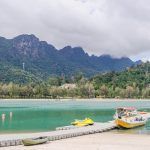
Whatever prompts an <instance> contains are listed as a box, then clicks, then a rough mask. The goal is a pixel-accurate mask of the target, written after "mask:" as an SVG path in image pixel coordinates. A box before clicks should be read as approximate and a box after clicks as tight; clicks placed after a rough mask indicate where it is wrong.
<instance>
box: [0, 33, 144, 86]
mask: <svg viewBox="0 0 150 150" xmlns="http://www.w3.org/2000/svg"><path fill="white" fill-rule="evenodd" d="M23 63H24V68H23ZM139 63H141V62H140V61H138V62H133V61H132V60H131V59H129V58H127V57H123V58H112V57H111V56H110V55H102V56H99V57H98V56H94V55H92V56H89V55H88V54H87V53H85V51H84V50H83V49H82V48H81V47H74V48H72V47H71V46H66V47H64V48H63V49H61V50H57V49H56V48H55V47H54V46H53V45H51V44H48V43H47V42H45V41H40V40H39V39H38V38H37V37H36V36H34V35H27V34H23V35H19V36H17V37H15V38H13V39H6V38H4V37H0V71H1V74H0V81H2V82H10V81H14V82H21V83H22V82H23V83H24V82H28V81H31V80H33V81H37V80H40V79H45V78H47V77H48V76H51V75H58V76H61V75H66V76H71V75H74V74H75V73H77V72H83V73H84V74H85V75H86V76H91V75H95V74H97V73H99V72H110V71H122V70H124V69H126V68H127V67H131V66H133V65H137V64H139Z"/></svg>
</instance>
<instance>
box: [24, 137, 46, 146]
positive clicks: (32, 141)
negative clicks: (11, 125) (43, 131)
mask: <svg viewBox="0 0 150 150" xmlns="http://www.w3.org/2000/svg"><path fill="white" fill-rule="evenodd" d="M47 141H48V138H47V137H39V138H28V139H24V140H22V143H23V145H24V146H31V145H38V144H43V143H46V142H47Z"/></svg>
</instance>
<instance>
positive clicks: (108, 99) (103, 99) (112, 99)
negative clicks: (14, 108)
mask: <svg viewBox="0 0 150 150" xmlns="http://www.w3.org/2000/svg"><path fill="white" fill-rule="evenodd" d="M0 101H49V102H69V101H77V102H80V101H81V102H82V101H91V102H92V101H97V102H109V101H110V102H113V101H115V102H121V101H124V102H128V101H150V99H133V98H132V99H127V98H125V99H115V98H89V99H88V98H81V99H79V98H63V99H44V98H39V99H36V98H35V99H33V98H31V99H29V98H27V99H24V98H23V99H20V98H18V99H17V98H16V99H15V98H12V99H11V98H10V99H0Z"/></svg>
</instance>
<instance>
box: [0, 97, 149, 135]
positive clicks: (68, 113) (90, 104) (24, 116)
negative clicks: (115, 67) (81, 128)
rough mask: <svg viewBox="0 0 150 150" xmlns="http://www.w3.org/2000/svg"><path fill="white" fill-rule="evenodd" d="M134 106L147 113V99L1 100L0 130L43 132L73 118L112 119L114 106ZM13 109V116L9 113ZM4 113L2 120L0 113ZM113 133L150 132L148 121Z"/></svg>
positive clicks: (96, 120)
mask: <svg viewBox="0 0 150 150" xmlns="http://www.w3.org/2000/svg"><path fill="white" fill-rule="evenodd" d="M122 106H135V107H136V108H138V109H140V110H144V111H147V112H150V101H142V100H139V101H130V102H129V101H120V102H118V101H109V100H107V101H94V100H89V101H87V100H86V101H67V102H64V101H63V102H61V101H58V102H54V101H49V100H44V101H42V100H41V101H40V100H38V101H36V100H23V101H17V100H7V101H6V100H5V101H3V100H1V101H0V119H1V120H0V133H1V134H3V133H18V132H42V131H50V130H54V129H55V128H56V127H60V126H66V125H69V124H70V122H72V121H73V120H74V119H84V118H85V117H90V118H92V119H93V120H94V121H95V122H106V121H110V120H113V115H114V113H115V108H117V107H122ZM10 112H12V116H10ZM2 114H5V115H6V116H5V119H2V117H1V115H2ZM113 132H123V133H138V134H150V121H148V122H147V124H146V125H145V126H143V127H139V128H135V129H130V130H115V131H113Z"/></svg>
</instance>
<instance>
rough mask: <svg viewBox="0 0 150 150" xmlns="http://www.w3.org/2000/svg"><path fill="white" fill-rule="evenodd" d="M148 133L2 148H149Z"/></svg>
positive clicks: (116, 134) (114, 149)
mask: <svg viewBox="0 0 150 150" xmlns="http://www.w3.org/2000/svg"><path fill="white" fill-rule="evenodd" d="M149 147H150V143H149V135H135V134H120V133H112V132H105V133H97V134H92V135H85V136H80V137H74V138H70V139H63V140H58V141H52V142H48V143H46V144H42V145H35V146H30V147H25V146H23V145H19V146H11V147H4V148H3V150H37V149H39V150H40V149H43V150H49V149H51V150H66V149H69V150H83V149H91V150H106V149H107V150H120V149H121V150H126V149H128V150H133V149H136V150H149Z"/></svg>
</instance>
